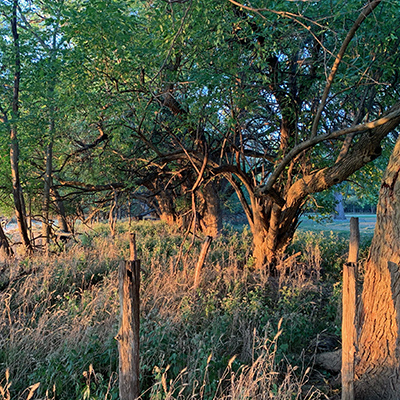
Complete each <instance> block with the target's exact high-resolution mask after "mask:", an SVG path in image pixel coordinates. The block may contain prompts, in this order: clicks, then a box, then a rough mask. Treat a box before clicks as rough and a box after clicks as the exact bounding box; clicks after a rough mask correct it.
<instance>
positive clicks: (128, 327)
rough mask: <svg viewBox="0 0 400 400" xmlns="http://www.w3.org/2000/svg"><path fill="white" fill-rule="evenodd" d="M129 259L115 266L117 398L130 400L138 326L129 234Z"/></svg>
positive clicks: (136, 270)
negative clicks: (117, 317)
mask: <svg viewBox="0 0 400 400" xmlns="http://www.w3.org/2000/svg"><path fill="white" fill-rule="evenodd" d="M129 239H130V241H129V242H130V260H129V261H125V262H121V263H120V267H119V297H120V307H121V316H120V328H119V332H118V336H117V340H118V352H119V398H120V400H134V399H137V398H138V397H139V395H140V387H139V337H140V336H139V324H140V298H139V289H140V260H138V259H137V255H136V241H135V234H134V233H130V237H129Z"/></svg>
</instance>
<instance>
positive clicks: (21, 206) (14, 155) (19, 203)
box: [0, 0, 33, 252]
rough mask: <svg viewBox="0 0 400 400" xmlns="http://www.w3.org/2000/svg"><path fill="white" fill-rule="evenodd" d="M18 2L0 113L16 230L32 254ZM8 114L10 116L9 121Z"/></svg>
mask: <svg viewBox="0 0 400 400" xmlns="http://www.w3.org/2000/svg"><path fill="white" fill-rule="evenodd" d="M17 11H18V0H14V1H13V2H12V5H11V17H10V18H9V20H10V25H11V33H12V44H13V49H14V52H13V64H12V68H13V70H14V74H13V75H14V79H13V81H14V82H13V86H12V87H13V91H12V97H11V100H10V103H11V106H10V111H8V110H7V109H6V108H5V107H4V106H0V111H1V112H2V114H3V118H2V119H3V122H4V124H5V125H6V126H7V129H8V131H9V136H10V142H11V144H10V161H11V177H12V193H13V198H14V206H15V214H16V217H17V223H18V229H19V232H20V235H21V239H22V242H23V244H24V246H25V248H26V250H27V251H28V252H32V250H33V248H32V244H31V242H30V240H29V236H28V228H27V223H26V210H25V202H24V196H23V191H22V186H21V181H20V172H19V152H20V148H19V141H18V133H17V132H18V117H19V94H20V80H21V51H20V39H19V33H18V19H17ZM8 114H10V115H11V119H10V118H9V116H8Z"/></svg>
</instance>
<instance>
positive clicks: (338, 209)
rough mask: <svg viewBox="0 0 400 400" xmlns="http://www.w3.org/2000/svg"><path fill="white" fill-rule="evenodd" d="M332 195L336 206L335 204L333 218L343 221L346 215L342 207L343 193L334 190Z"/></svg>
mask: <svg viewBox="0 0 400 400" xmlns="http://www.w3.org/2000/svg"><path fill="white" fill-rule="evenodd" d="M334 197H335V200H336V206H335V214H334V216H333V218H334V219H337V220H339V221H345V220H346V215H345V213H344V207H343V195H342V193H340V192H335V193H334Z"/></svg>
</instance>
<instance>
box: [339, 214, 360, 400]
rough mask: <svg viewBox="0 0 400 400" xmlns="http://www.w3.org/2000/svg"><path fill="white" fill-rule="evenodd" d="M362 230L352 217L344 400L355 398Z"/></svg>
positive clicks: (346, 278)
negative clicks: (357, 289)
mask: <svg viewBox="0 0 400 400" xmlns="http://www.w3.org/2000/svg"><path fill="white" fill-rule="evenodd" d="M359 245H360V230H359V224H358V218H351V219H350V247H349V258H348V262H347V263H346V264H345V265H344V266H343V295H342V306H343V317H342V400H354V355H355V351H356V341H357V336H356V335H357V334H356V325H355V323H356V300H357V299H356V296H357V292H356V280H357V261H358V249H359Z"/></svg>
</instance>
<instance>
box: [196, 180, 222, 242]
mask: <svg viewBox="0 0 400 400" xmlns="http://www.w3.org/2000/svg"><path fill="white" fill-rule="evenodd" d="M197 193H198V195H199V197H200V198H201V200H202V202H203V205H202V210H201V212H200V226H201V230H202V231H203V233H204V234H205V235H207V236H212V237H216V236H218V235H219V234H220V233H221V230H222V215H221V206H220V200H219V196H218V192H217V190H216V188H215V187H214V184H213V182H210V183H208V184H207V185H205V186H204V187H202V188H200V189H199V190H198V192H197Z"/></svg>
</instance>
